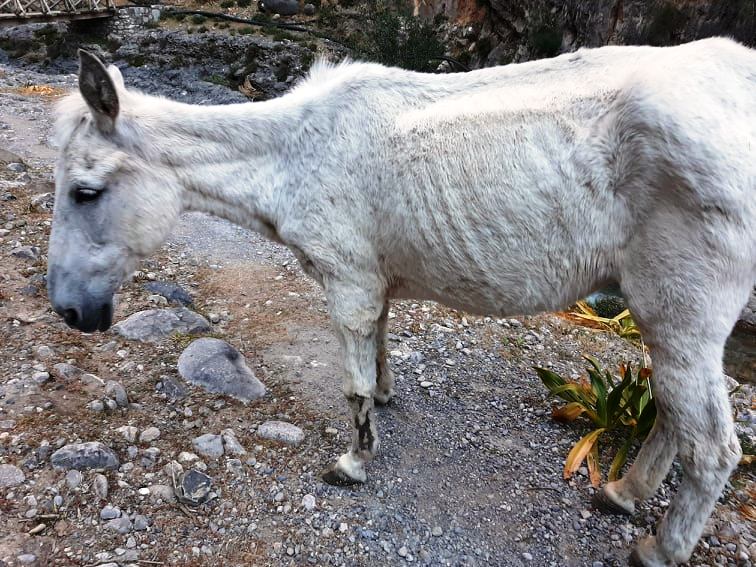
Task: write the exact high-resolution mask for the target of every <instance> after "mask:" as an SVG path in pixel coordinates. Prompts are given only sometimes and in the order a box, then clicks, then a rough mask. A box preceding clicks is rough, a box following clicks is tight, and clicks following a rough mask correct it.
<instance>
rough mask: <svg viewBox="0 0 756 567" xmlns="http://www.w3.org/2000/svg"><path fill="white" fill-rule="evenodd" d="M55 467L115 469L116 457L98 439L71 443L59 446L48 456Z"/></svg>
mask: <svg viewBox="0 0 756 567" xmlns="http://www.w3.org/2000/svg"><path fill="white" fill-rule="evenodd" d="M50 462H51V463H52V465H53V467H54V468H56V469H59V470H60V469H76V470H86V469H117V468H118V466H119V464H120V463H119V461H118V457H117V456H116V454H115V453H114V452H113V450H112V449H110V448H109V447H106V446H105V445H103V444H102V443H100V442H98V441H91V442H89V443H72V444H69V445H66V446H64V447H61V448H60V449H58V450H57V451H55V452H54V453H53V454H52V456H51V457H50Z"/></svg>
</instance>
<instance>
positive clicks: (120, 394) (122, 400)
mask: <svg viewBox="0 0 756 567" xmlns="http://www.w3.org/2000/svg"><path fill="white" fill-rule="evenodd" d="M105 395H106V396H109V397H111V398H113V399H114V400H115V402H116V404H118V407H122V408H127V407H129V397H128V395H127V394H126V389H125V388H124V387H123V385H122V384H121V383H120V382H116V381H115V380H108V381H107V382H106V383H105Z"/></svg>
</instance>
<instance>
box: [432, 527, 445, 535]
mask: <svg viewBox="0 0 756 567" xmlns="http://www.w3.org/2000/svg"><path fill="white" fill-rule="evenodd" d="M443 534H444V530H442V529H441V526H433V529H432V530H431V535H433V536H434V537H441V536H442V535H443Z"/></svg>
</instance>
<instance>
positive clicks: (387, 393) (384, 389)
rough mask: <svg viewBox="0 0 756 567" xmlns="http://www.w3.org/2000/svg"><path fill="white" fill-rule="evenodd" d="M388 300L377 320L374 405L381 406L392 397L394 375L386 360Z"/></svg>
mask: <svg viewBox="0 0 756 567" xmlns="http://www.w3.org/2000/svg"><path fill="white" fill-rule="evenodd" d="M389 306H390V305H389V301H388V299H387V300H386V302H385V303H384V305H383V311H381V316H380V318H379V319H378V352H377V353H376V359H375V365H376V380H377V384H376V388H375V396H373V398H374V399H375V403H376V404H378V405H381V406H384V405H386V404H387V403H389V400H391V398H392V397H393V396H394V373H393V372H392V371H391V367H390V366H389V363H388V360H386V328H387V326H388V313H389Z"/></svg>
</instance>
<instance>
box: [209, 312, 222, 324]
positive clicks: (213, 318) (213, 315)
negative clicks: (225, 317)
mask: <svg viewBox="0 0 756 567" xmlns="http://www.w3.org/2000/svg"><path fill="white" fill-rule="evenodd" d="M207 318H208V319H209V320H210V322H211V323H213V324H217V323H220V320H221V318H220V315H218V314H217V313H208V314H207Z"/></svg>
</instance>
